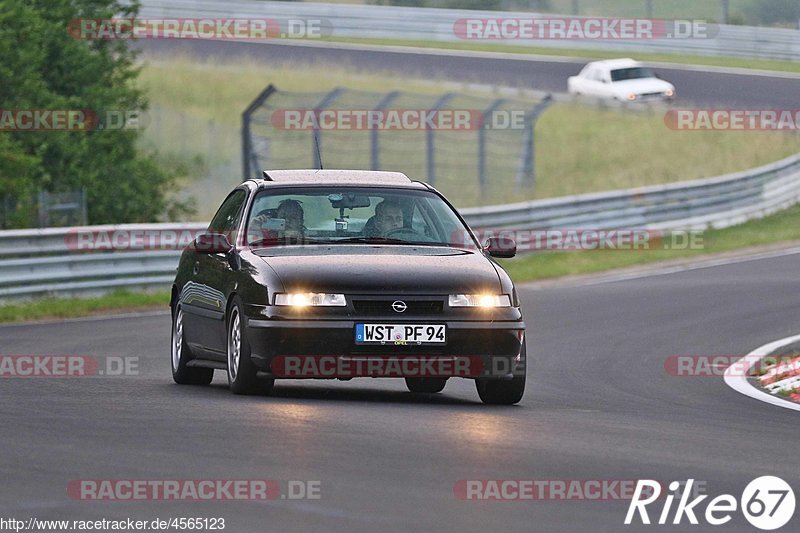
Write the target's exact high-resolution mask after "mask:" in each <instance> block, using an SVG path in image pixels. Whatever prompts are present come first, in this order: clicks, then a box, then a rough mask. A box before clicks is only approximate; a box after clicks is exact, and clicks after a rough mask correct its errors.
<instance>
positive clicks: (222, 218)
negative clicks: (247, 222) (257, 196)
mask: <svg viewBox="0 0 800 533" xmlns="http://www.w3.org/2000/svg"><path fill="white" fill-rule="evenodd" d="M246 198H247V193H246V192H244V191H243V190H242V189H237V190H235V191H233V192H232V193H231V194H230V195H229V196H228V197H227V198H226V199H225V201H224V202H222V205H221V206H220V208H219V210H218V211H217V214H216V215H214V218H213V219H211V224H209V225H208V231H209V233H224V234H225V235H228V237H229V238H230V240H231V242H234V240H235V235H234V232H235V231H236V229H237V226H238V223H239V217H240V212H241V211H242V205H244V201H245V199H246Z"/></svg>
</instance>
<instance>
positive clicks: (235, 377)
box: [227, 298, 275, 394]
mask: <svg viewBox="0 0 800 533" xmlns="http://www.w3.org/2000/svg"><path fill="white" fill-rule="evenodd" d="M227 345H228V386H229V387H230V389H231V392H233V393H234V394H256V393H259V392H262V393H269V391H270V390H271V389H272V385H273V384H274V382H275V380H273V379H270V380H264V381H260V380H259V379H258V378H257V377H256V367H255V366H254V365H253V362H252V360H251V359H250V343H249V342H248V340H247V330H246V329H245V327H244V316H243V315H242V304H241V302H240V301H239V299H238V298H235V300H234V302H233V305H231V309H230V312H229V313H228V333H227Z"/></svg>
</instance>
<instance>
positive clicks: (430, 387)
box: [406, 378, 447, 394]
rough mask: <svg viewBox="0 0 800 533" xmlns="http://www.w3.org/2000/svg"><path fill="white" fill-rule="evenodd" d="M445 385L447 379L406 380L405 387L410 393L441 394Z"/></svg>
mask: <svg viewBox="0 0 800 533" xmlns="http://www.w3.org/2000/svg"><path fill="white" fill-rule="evenodd" d="M446 384H447V378H406V387H408V390H410V391H411V392H424V393H428V394H433V393H436V392H442V390H443V389H444V386H445V385H446Z"/></svg>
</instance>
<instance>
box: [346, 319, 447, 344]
mask: <svg viewBox="0 0 800 533" xmlns="http://www.w3.org/2000/svg"><path fill="white" fill-rule="evenodd" d="M445 330H446V328H445V326H444V324H356V344H401V345H402V344H444V343H445V342H446V340H447V339H446V333H445Z"/></svg>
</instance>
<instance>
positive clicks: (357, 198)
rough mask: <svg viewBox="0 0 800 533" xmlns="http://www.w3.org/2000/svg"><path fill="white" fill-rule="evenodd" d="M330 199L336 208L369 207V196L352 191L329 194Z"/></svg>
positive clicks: (332, 205)
mask: <svg viewBox="0 0 800 533" xmlns="http://www.w3.org/2000/svg"><path fill="white" fill-rule="evenodd" d="M328 200H330V202H331V207H333V208H334V209H354V208H356V207H369V206H370V201H369V196H364V195H363V194H355V193H352V192H346V193H336V194H329V195H328Z"/></svg>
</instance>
